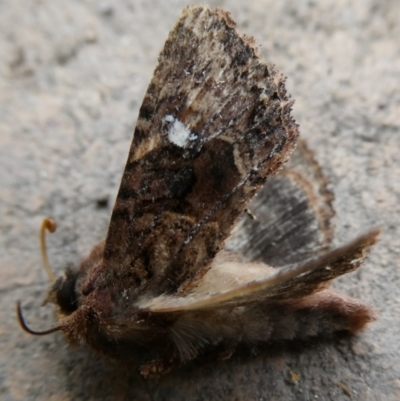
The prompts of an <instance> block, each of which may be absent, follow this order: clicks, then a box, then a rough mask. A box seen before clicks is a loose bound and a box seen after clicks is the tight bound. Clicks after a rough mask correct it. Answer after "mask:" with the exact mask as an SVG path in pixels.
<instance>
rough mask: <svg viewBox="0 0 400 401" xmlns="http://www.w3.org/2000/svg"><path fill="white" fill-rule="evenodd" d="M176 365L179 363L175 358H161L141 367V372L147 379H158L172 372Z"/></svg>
mask: <svg viewBox="0 0 400 401" xmlns="http://www.w3.org/2000/svg"><path fill="white" fill-rule="evenodd" d="M176 365H178V361H177V360H176V359H175V358H173V357H171V358H168V359H167V358H159V359H153V360H152V361H149V362H146V363H145V364H143V365H141V366H140V368H139V370H140V373H141V375H142V376H143V377H144V378H145V379H156V378H158V377H160V376H161V375H165V374H166V373H168V372H170V371H171V370H172V369H173V368H174V367H175V366H176Z"/></svg>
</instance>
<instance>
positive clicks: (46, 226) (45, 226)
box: [40, 217, 57, 281]
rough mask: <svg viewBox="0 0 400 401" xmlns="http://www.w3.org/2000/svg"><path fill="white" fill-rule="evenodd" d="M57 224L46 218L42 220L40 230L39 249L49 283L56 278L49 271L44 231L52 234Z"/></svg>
mask: <svg viewBox="0 0 400 401" xmlns="http://www.w3.org/2000/svg"><path fill="white" fill-rule="evenodd" d="M56 228H57V224H56V222H55V221H54V220H53V219H51V218H49V217H47V218H46V219H44V220H43V223H42V227H41V228H40V247H41V249H42V259H43V266H44V269H45V270H46V273H47V276H48V277H49V279H50V281H54V280H55V279H56V278H55V276H54V273H53V271H52V270H51V267H50V264H49V259H48V257H47V249H46V230H47V231H49V232H51V233H54V231H56Z"/></svg>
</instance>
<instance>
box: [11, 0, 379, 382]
mask: <svg viewBox="0 0 400 401" xmlns="http://www.w3.org/2000/svg"><path fill="white" fill-rule="evenodd" d="M291 107H292V102H291V101H290V99H289V97H288V96H287V94H286V89H285V85H284V79H283V78H282V76H281V75H280V74H279V73H278V72H277V71H276V70H275V69H274V68H272V67H271V66H269V65H267V64H265V63H264V62H263V61H262V60H260V58H259V57H258V55H257V49H256V47H255V45H254V41H253V39H252V38H248V37H245V36H241V35H240V34H239V33H238V32H237V31H236V28H235V22H234V21H233V20H232V18H231V16H230V15H229V14H228V13H227V12H225V11H223V10H219V9H217V10H210V9H208V8H207V7H203V6H200V7H191V8H187V9H186V10H184V12H183V13H182V15H181V17H180V18H179V20H178V22H177V24H176V25H175V27H174V28H173V30H172V31H171V33H170V34H169V37H168V39H167V41H166V43H165V47H164V49H163V51H162V52H161V54H160V57H159V62H158V66H157V67H156V69H155V72H154V76H153V79H152V81H151V83H150V86H149V88H148V91H147V93H146V95H145V98H144V100H143V103H142V106H141V108H140V111H139V117H138V121H137V126H136V129H135V132H134V136H133V140H132V145H131V148H130V151H129V156H128V161H127V164H126V167H125V172H124V174H123V177H122V181H121V185H120V189H119V193H118V196H117V200H116V203H115V206H114V209H113V212H112V217H111V221H110V225H109V229H108V233H107V237H106V239H105V241H102V242H101V243H99V244H98V245H96V246H95V247H94V249H93V250H92V252H91V253H90V254H89V256H88V257H87V258H86V259H84V260H83V261H82V263H81V264H80V265H79V266H78V267H76V268H73V269H67V270H66V272H65V275H64V276H63V277H60V278H58V279H57V280H53V277H52V275H53V274H52V273H51V270H50V269H49V268H47V269H46V270H47V271H48V275H49V277H50V279H52V280H53V281H54V284H53V285H52V286H51V288H50V290H49V292H48V294H47V298H46V300H47V301H49V302H52V303H54V304H56V305H57V311H58V321H57V323H56V324H55V325H54V326H53V327H52V328H50V329H49V330H45V331H35V330H32V329H30V328H29V327H28V326H27V325H26V324H25V322H24V319H23V317H22V311H21V306H20V304H19V303H18V317H19V320H20V323H21V326H22V327H23V328H24V329H25V330H26V331H28V332H30V333H32V334H48V333H50V332H54V331H62V332H63V333H64V334H65V336H66V339H67V340H68V342H69V343H71V344H77V343H80V342H86V343H87V344H88V345H89V346H90V347H91V348H92V349H94V350H95V351H97V352H99V353H100V354H103V355H105V356H107V357H109V358H111V359H114V360H117V361H119V362H120V363H121V364H123V365H125V366H128V367H135V368H138V369H139V370H140V372H141V373H142V374H143V375H144V376H146V377H147V376H155V375H159V374H161V373H166V372H168V371H169V370H171V368H172V367H174V366H177V365H180V364H182V363H184V362H187V361H189V360H192V359H194V358H196V357H197V356H198V355H200V354H213V353H214V354H216V355H221V356H223V355H230V354H231V353H232V352H233V350H234V349H235V347H236V346H237V345H238V344H239V343H245V344H254V343H257V342H266V341H273V340H285V339H287V340H291V339H296V338H301V339H302V338H309V337H313V336H319V335H332V334H334V333H336V332H339V331H348V332H350V333H355V332H357V331H358V330H360V329H362V328H363V327H364V326H365V325H366V324H367V323H368V322H370V321H371V320H373V319H374V314H373V312H372V311H371V309H370V308H369V307H367V306H365V305H364V304H362V303H361V302H359V301H357V300H355V299H352V298H350V297H348V296H345V295H342V294H340V293H338V292H337V291H334V290H332V289H330V288H328V284H329V282H330V281H331V280H332V279H334V278H335V277H337V276H340V275H342V274H345V273H347V272H350V271H353V270H355V269H357V268H358V267H359V266H360V265H361V263H362V261H363V259H364V257H365V255H366V253H367V251H368V249H369V248H370V247H371V245H372V244H373V243H375V242H376V239H377V235H378V230H373V231H371V232H369V233H367V234H365V235H362V236H360V237H359V238H357V239H355V240H354V241H352V242H350V243H348V244H347V245H344V246H342V247H340V248H337V249H333V250H332V249H329V244H330V241H331V237H332V235H331V233H332V230H331V217H332V215H333V212H332V209H331V197H330V194H329V191H328V189H327V186H326V185H325V184H326V183H324V179H323V177H322V173H321V172H320V171H319V169H318V166H317V163H316V162H315V161H312V157H310V152H309V151H307V149H306V147H305V145H302V146H300V148H301V149H303V150H302V151H301V152H302V153H301V152H300V150H299V151H298V152H300V153H298V154H299V155H301V154H302V155H303V156H304V157H303V159H304V160H306V159H308V162H306V163H300V164H301V165H303V167H304V166H306V165H307V163H308V165H309V166H313V168H311V170H310V172H311V174H315V177H316V182H319V184H318V185H317V186H313V184H312V183H311V181H308V180H307V178H305V177H304V175H303V174H302V173H300V172H299V171H298V170H297V167H296V166H292V165H291V164H289V167H285V168H284V169H283V170H281V168H282V166H283V165H284V164H285V163H286V162H287V160H288V159H289V156H290V154H291V153H292V151H293V150H294V148H295V146H296V143H297V138H298V127H297V125H296V124H295V122H294V120H293V118H292V117H291V115H290V113H291ZM296 158H297V156H296V157H295V158H294V159H296ZM296 160H297V159H296ZM300 164H299V165H300ZM290 166H292V167H290ZM306 170H307V168H306ZM306 170H305V171H306ZM312 171H313V172H312ZM307 174H308V173H306V175H307ZM267 179H268V182H267V183H266V181H267ZM317 187H318V188H317ZM261 188H262V189H261ZM260 189H261V190H260ZM317 189H318V190H317ZM257 192H259V195H257V196H256V197H255V198H254V200H253V201H252V203H251V204H250V205H249V202H250V201H251V200H252V198H253V197H254V196H255V194H256V193H257ZM318 192H319V193H320V194H322V195H323V196H322V198H321V199H322V201H319V200H318V199H317V195H316V194H317V193H318ZM249 216H250V217H251V216H256V219H255V220H254V219H251V218H250V217H249ZM265 221H267V223H265ZM235 224H236V228H235V229H233V227H234V226H235ZM53 228H55V227H54V226H53V225H52V223H51V221H49V220H45V222H44V224H43V226H42V231H41V233H42V234H41V237H42V250H43V255H44V259H45V266H48V262H46V260H47V256H46V252H45V246H44V232H45V230H46V229H50V230H52V229H53ZM244 234H245V236H247V239H248V240H247V241H243V235H244ZM260 244H261V245H260ZM271 266H274V267H271Z"/></svg>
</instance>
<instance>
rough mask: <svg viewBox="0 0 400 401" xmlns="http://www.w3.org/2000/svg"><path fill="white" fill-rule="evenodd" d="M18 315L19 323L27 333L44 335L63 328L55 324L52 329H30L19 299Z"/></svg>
mask: <svg viewBox="0 0 400 401" xmlns="http://www.w3.org/2000/svg"><path fill="white" fill-rule="evenodd" d="M17 316H18V321H19V324H20V325H21V327H22V329H23V330H25V331H26V332H27V333H29V334H33V335H35V336H44V335H46V334H51V333H54V332H55V331H58V330H60V329H61V326H55V327H52V328H51V329H48V330H43V331H36V330H32V329H30V328H29V327H28V326H27V325H26V323H25V319H24V317H23V315H22V309H21V301H17Z"/></svg>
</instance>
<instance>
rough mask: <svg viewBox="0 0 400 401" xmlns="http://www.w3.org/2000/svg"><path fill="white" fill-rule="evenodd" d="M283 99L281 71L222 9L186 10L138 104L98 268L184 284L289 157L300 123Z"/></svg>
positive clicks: (134, 284)
mask: <svg viewBox="0 0 400 401" xmlns="http://www.w3.org/2000/svg"><path fill="white" fill-rule="evenodd" d="M290 109H291V102H289V101H288V98H287V96H286V92H285V88H284V82H283V79H282V77H281V76H280V75H279V74H277V73H276V72H275V71H274V70H273V69H272V68H271V67H269V66H267V65H266V64H264V63H263V62H262V61H260V59H259V58H258V56H257V54H256V49H255V47H254V45H253V42H252V40H251V39H249V38H246V37H241V36H239V34H238V33H237V31H236V30H235V23H234V22H233V21H232V20H231V18H230V16H229V14H228V13H226V12H224V11H221V10H214V11H211V10H209V9H208V8H206V7H194V8H189V9H187V10H185V11H184V12H183V14H182V16H181V18H180V19H179V20H178V22H177V24H176V26H175V28H174V29H173V30H172V31H171V33H170V35H169V37H168V39H167V41H166V44H165V47H164V50H163V51H162V52H161V54H160V57H159V63H158V66H157V68H156V70H155V72H154V77H153V79H152V81H151V83H150V86H149V88H148V91H147V93H146V96H145V98H144V101H143V104H142V106H141V109H140V112H139V118H138V122H137V126H136V129H135V134H134V138H133V141H132V145H131V149H130V152H129V157H128V161H127V164H126V167H125V172H124V175H123V178H122V182H121V186H120V190H119V193H118V197H117V201H116V204H115V207H114V210H113V214H112V218H111V222H110V227H109V230H108V234H107V239H106V244H105V251H104V265H103V269H102V275H101V280H103V282H105V283H107V282H108V283H111V282H115V278H119V279H120V282H124V285H125V286H126V287H127V288H128V287H129V288H136V289H138V290H143V289H144V288H146V290H148V291H149V292H151V293H155V294H157V293H158V294H160V293H164V292H166V291H167V292H175V291H176V290H178V289H179V292H180V293H184V292H185V291H188V290H189V289H190V288H191V287H192V286H193V285H194V283H195V280H194V279H195V278H196V277H200V276H201V275H202V274H204V273H205V272H206V271H207V268H208V267H209V265H210V263H211V261H212V259H213V257H214V256H215V254H216V252H217V251H218V250H219V249H220V248H221V247H222V245H223V242H224V240H225V239H226V237H227V236H228V235H229V233H230V231H231V227H232V224H233V223H234V222H235V220H236V218H237V217H238V216H240V214H241V213H242V212H243V210H244V208H245V206H246V205H247V203H248V202H249V201H250V200H251V198H252V197H253V196H254V194H255V192H256V191H257V189H258V188H259V187H260V186H261V185H263V184H264V183H265V181H266V179H267V177H268V176H270V175H272V174H273V173H275V172H276V171H277V169H278V168H279V167H280V166H281V165H282V164H283V163H284V162H285V161H286V160H287V159H288V157H289V155H290V153H291V151H292V150H293V148H294V146H295V142H296V138H297V135H298V131H297V126H296V125H295V123H294V121H293V120H292V118H291V116H290ZM111 280H112V281H111Z"/></svg>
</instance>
